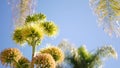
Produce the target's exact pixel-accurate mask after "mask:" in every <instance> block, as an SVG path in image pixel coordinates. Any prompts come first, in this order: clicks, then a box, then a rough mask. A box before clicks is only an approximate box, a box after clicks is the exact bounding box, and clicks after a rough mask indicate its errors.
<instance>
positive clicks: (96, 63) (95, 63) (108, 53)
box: [89, 46, 117, 68]
mask: <svg viewBox="0 0 120 68" xmlns="http://www.w3.org/2000/svg"><path fill="white" fill-rule="evenodd" d="M109 57H113V58H117V52H116V51H115V49H114V48H113V47H112V46H103V47H101V48H98V49H97V51H95V53H94V54H93V57H92V60H91V61H90V62H89V63H90V65H89V67H90V68H92V67H95V68H96V67H101V66H102V64H103V63H102V62H103V59H107V58H109Z"/></svg>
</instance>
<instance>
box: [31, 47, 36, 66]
mask: <svg viewBox="0 0 120 68" xmlns="http://www.w3.org/2000/svg"><path fill="white" fill-rule="evenodd" d="M34 55H35V46H32V60H33V58H34ZM31 68H34V64H33V63H31Z"/></svg>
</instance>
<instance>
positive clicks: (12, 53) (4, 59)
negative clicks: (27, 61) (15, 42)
mask: <svg viewBox="0 0 120 68" xmlns="http://www.w3.org/2000/svg"><path fill="white" fill-rule="evenodd" d="M21 56H22V54H21V52H20V51H19V50H18V49H17V48H8V49H5V50H3V51H2V52H1V53H0V61H1V63H2V64H3V65H8V64H12V63H13V62H14V61H18V60H19V59H20V58H21Z"/></svg>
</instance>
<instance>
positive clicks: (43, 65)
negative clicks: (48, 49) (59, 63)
mask: <svg viewBox="0 0 120 68" xmlns="http://www.w3.org/2000/svg"><path fill="white" fill-rule="evenodd" d="M32 63H34V64H36V68H55V66H56V64H55V61H54V59H53V57H52V56H51V55H50V54H45V53H44V54H38V55H37V56H35V57H34V58H33V61H32Z"/></svg>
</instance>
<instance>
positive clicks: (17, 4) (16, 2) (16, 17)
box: [8, 0, 37, 27]
mask: <svg viewBox="0 0 120 68" xmlns="http://www.w3.org/2000/svg"><path fill="white" fill-rule="evenodd" d="M36 1H37V0H8V4H10V6H11V8H12V17H13V18H12V19H13V22H14V23H15V27H17V26H21V25H23V24H24V23H25V19H26V17H27V16H28V15H30V14H33V13H34V12H35V7H36V4H35V3H36Z"/></svg>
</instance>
